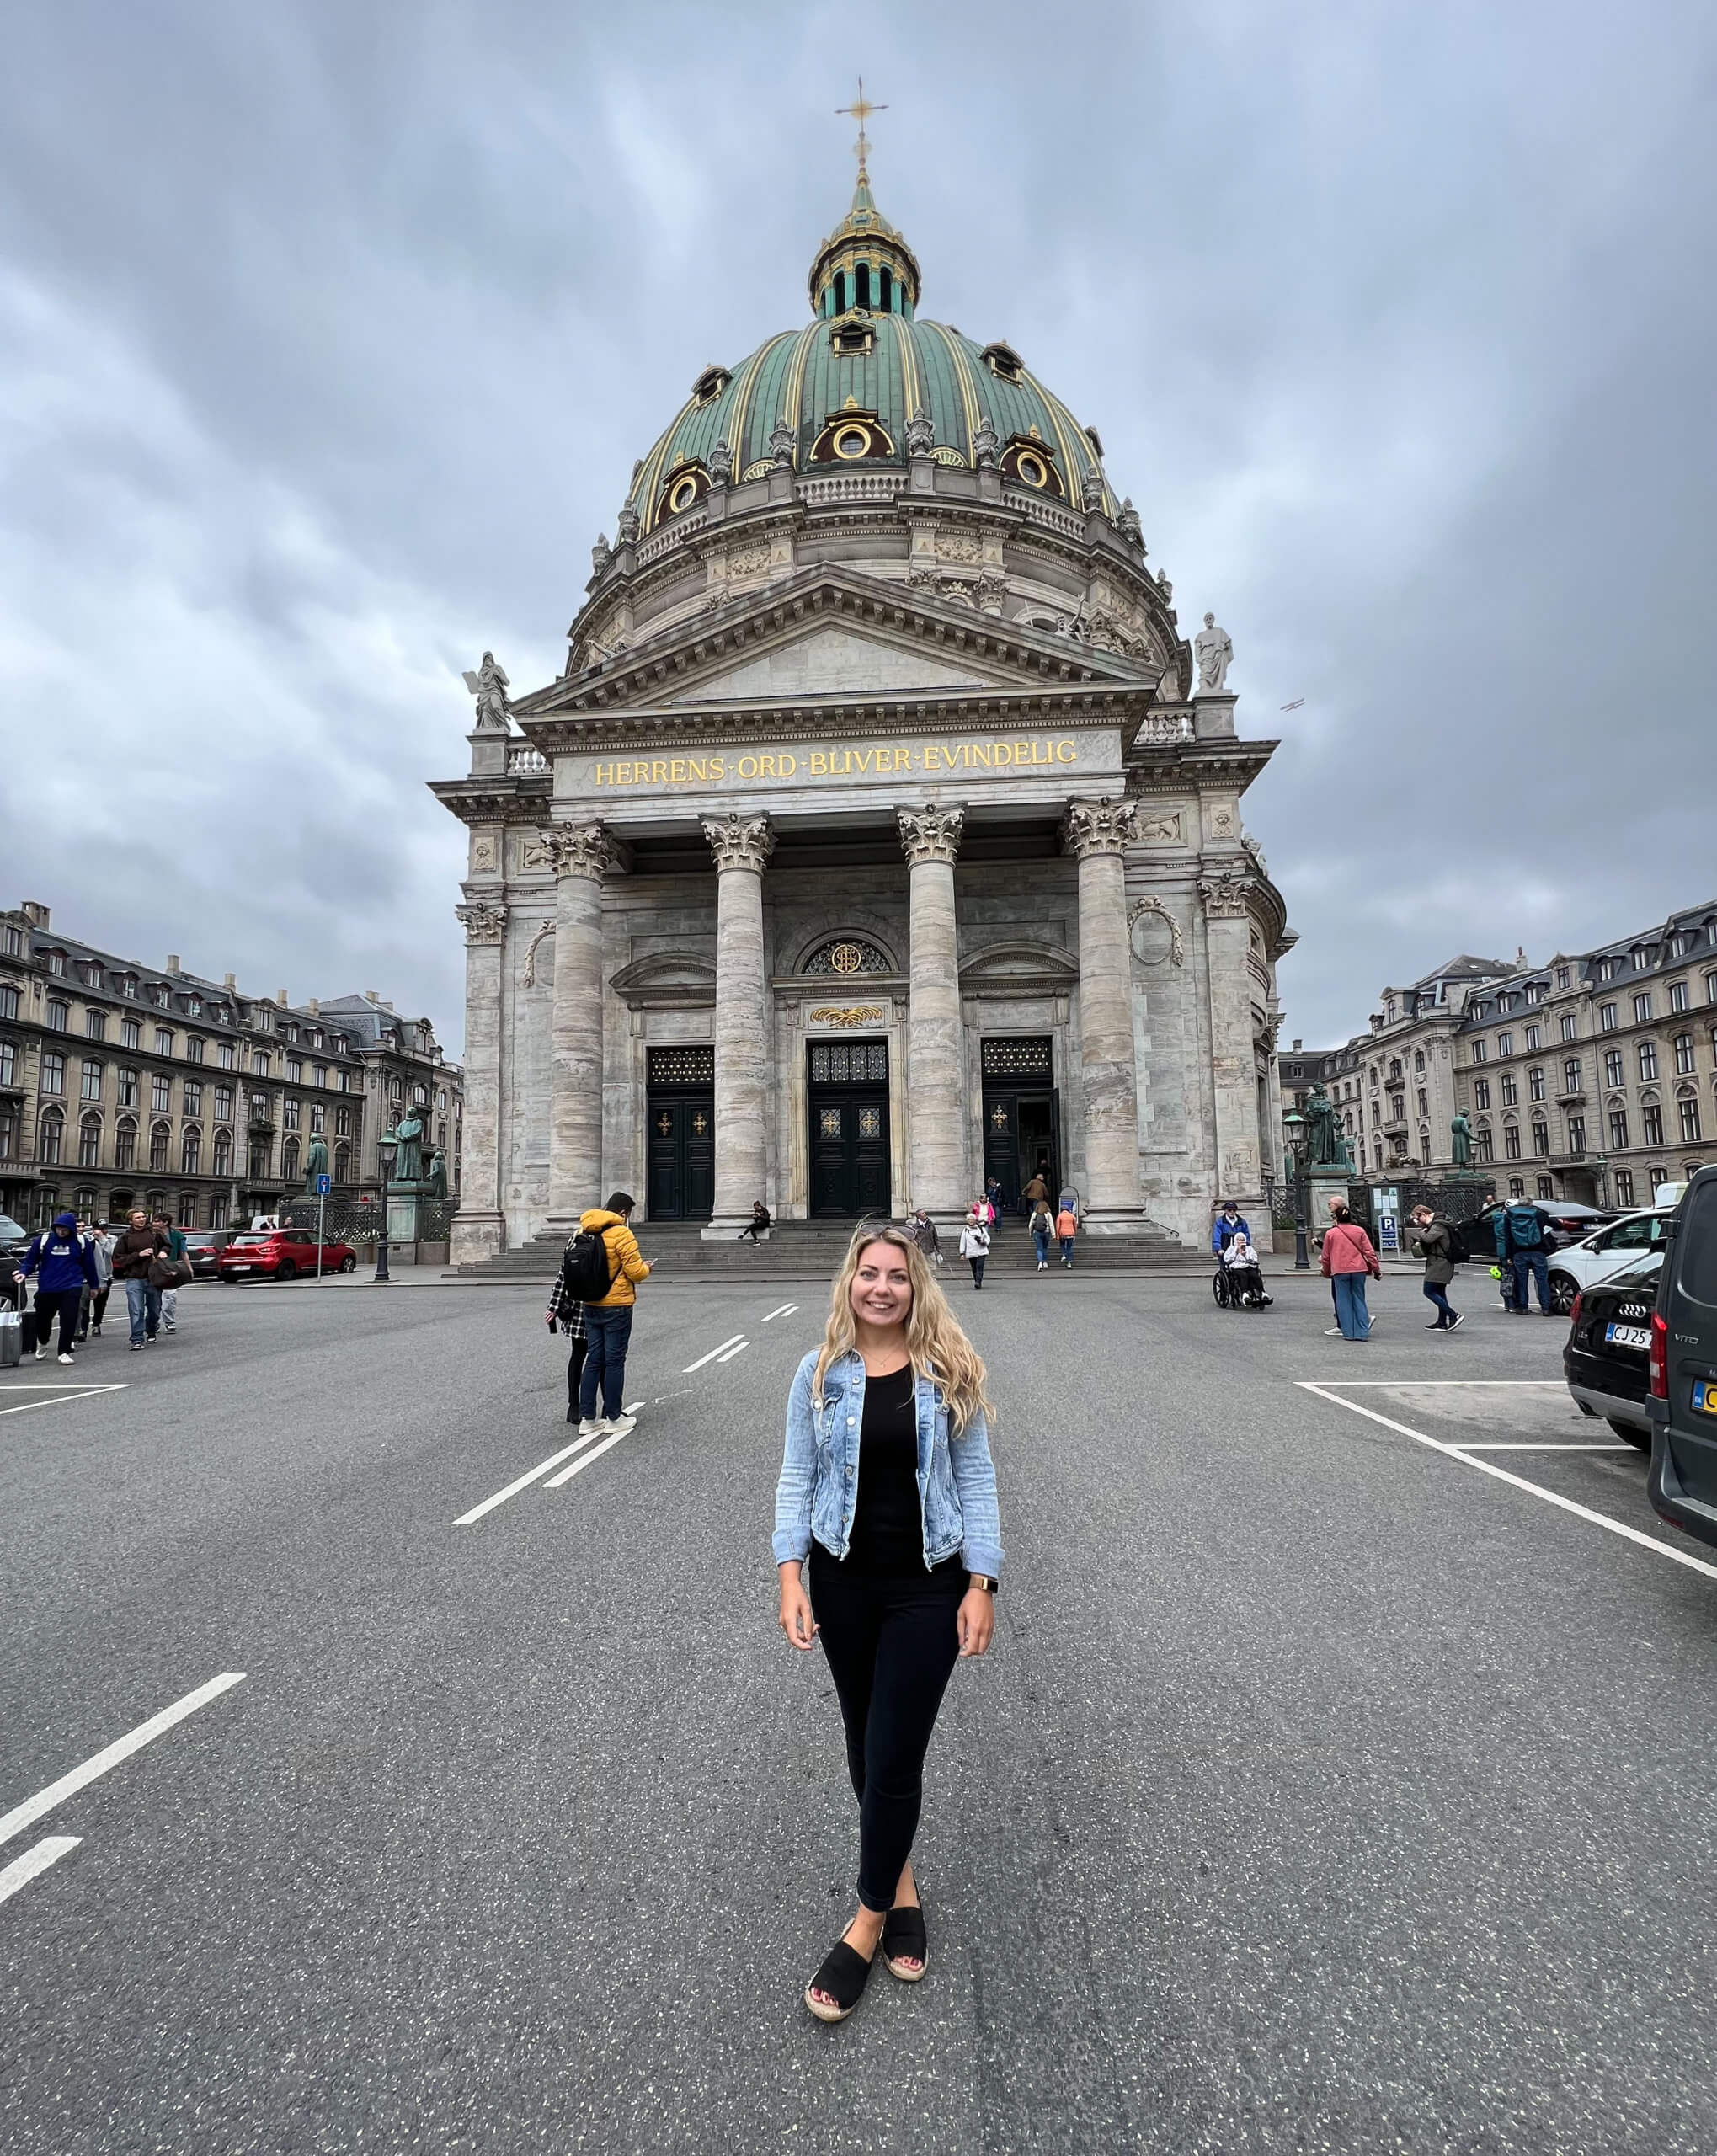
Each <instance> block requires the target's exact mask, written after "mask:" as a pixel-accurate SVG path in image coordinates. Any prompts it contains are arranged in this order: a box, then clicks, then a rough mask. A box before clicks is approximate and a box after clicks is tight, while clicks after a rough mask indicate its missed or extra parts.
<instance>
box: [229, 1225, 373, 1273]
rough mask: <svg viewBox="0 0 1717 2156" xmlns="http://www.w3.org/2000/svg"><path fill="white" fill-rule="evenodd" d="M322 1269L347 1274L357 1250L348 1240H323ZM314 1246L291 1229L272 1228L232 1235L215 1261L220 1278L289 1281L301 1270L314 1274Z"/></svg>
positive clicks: (315, 1249) (315, 1250)
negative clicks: (335, 1241)
mask: <svg viewBox="0 0 1717 2156" xmlns="http://www.w3.org/2000/svg"><path fill="white" fill-rule="evenodd" d="M321 1248H322V1270H323V1272H324V1273H350V1272H353V1271H355V1268H356V1267H357V1262H358V1253H357V1252H356V1251H355V1250H354V1249H353V1248H352V1246H351V1245H350V1244H349V1243H323V1245H322V1246H321ZM316 1252H317V1245H316V1244H315V1243H314V1242H307V1241H304V1240H303V1239H302V1237H301V1235H299V1234H298V1233H297V1231H296V1230H294V1229H291V1228H275V1229H269V1230H264V1231H262V1232H261V1233H259V1234H257V1235H235V1236H234V1237H233V1238H232V1241H231V1242H230V1243H228V1244H227V1247H226V1249H225V1250H223V1251H221V1255H220V1257H219V1258H218V1259H217V1260H216V1278H217V1279H221V1280H229V1281H233V1280H292V1279H296V1278H297V1276H298V1275H299V1274H300V1273H314V1272H315V1271H316V1270H317V1263H316Z"/></svg>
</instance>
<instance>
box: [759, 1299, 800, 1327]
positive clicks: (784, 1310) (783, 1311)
mask: <svg viewBox="0 0 1717 2156" xmlns="http://www.w3.org/2000/svg"><path fill="white" fill-rule="evenodd" d="M798 1307H799V1306H798V1305H797V1303H783V1304H782V1305H781V1308H780V1309H779V1310H771V1312H770V1313H769V1317H765V1319H764V1321H763V1322H764V1324H765V1325H767V1324H768V1323H769V1319H770V1318H775V1317H791V1316H792V1314H793V1312H794V1311H795V1310H797V1308H798Z"/></svg>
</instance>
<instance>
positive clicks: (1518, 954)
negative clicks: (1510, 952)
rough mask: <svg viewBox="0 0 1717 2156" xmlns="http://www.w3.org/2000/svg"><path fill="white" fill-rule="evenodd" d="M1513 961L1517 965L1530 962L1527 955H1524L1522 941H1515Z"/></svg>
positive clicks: (1524, 948)
mask: <svg viewBox="0 0 1717 2156" xmlns="http://www.w3.org/2000/svg"><path fill="white" fill-rule="evenodd" d="M1514 963H1516V965H1517V966H1525V965H1529V964H1530V963H1532V962H1531V960H1530V959H1529V958H1528V957H1527V955H1526V946H1525V944H1523V943H1517V944H1516V945H1515V947H1514Z"/></svg>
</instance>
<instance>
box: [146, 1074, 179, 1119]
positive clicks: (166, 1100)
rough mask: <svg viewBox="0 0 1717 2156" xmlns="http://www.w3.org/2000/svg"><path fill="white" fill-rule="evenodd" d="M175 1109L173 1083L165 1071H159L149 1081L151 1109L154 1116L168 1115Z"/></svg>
mask: <svg viewBox="0 0 1717 2156" xmlns="http://www.w3.org/2000/svg"><path fill="white" fill-rule="evenodd" d="M149 1107H150V1112H151V1113H152V1114H154V1115H166V1114H167V1113H168V1112H169V1110H170V1109H171V1108H172V1107H173V1081H172V1079H171V1078H169V1077H168V1075H167V1073H166V1072H165V1071H164V1070H157V1071H156V1072H155V1074H154V1075H153V1076H152V1078H151V1079H150V1081H149Z"/></svg>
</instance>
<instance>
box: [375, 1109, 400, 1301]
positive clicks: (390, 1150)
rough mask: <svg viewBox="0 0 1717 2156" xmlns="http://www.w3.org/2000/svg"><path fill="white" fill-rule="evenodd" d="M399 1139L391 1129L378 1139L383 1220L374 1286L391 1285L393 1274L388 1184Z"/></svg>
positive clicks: (378, 1164) (379, 1233)
mask: <svg viewBox="0 0 1717 2156" xmlns="http://www.w3.org/2000/svg"><path fill="white" fill-rule="evenodd" d="M398 1144H399V1140H398V1139H397V1138H396V1137H395V1136H394V1135H393V1134H392V1131H391V1130H384V1131H383V1132H382V1133H381V1135H380V1136H379V1137H378V1138H377V1139H376V1163H377V1166H379V1167H380V1169H381V1225H380V1227H379V1229H378V1230H377V1232H376V1278H375V1279H374V1281H372V1282H371V1286H372V1287H391V1286H392V1284H393V1283H392V1274H390V1273H389V1272H388V1270H387V1186H388V1184H389V1182H391V1181H392V1177H393V1154H394V1148H395V1147H396V1146H397V1145H398Z"/></svg>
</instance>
